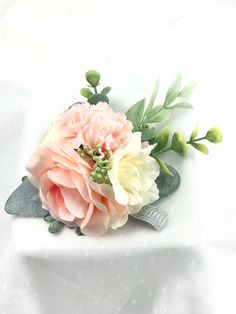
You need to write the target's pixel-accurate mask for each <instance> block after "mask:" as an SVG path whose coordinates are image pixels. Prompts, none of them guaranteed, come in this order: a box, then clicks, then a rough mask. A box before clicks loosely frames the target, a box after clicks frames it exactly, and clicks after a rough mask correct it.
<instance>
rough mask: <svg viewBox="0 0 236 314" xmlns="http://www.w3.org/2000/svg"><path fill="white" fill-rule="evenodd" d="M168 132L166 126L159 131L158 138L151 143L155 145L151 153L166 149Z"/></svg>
mask: <svg viewBox="0 0 236 314" xmlns="http://www.w3.org/2000/svg"><path fill="white" fill-rule="evenodd" d="M169 132H170V131H169V128H168V127H167V126H166V127H164V128H163V129H162V130H161V131H160V133H159V134H158V136H157V137H156V138H155V139H154V140H153V141H152V144H155V143H156V144H157V146H156V147H155V148H154V151H153V152H157V151H159V150H161V149H163V148H165V147H166V145H167V143H168V140H169Z"/></svg>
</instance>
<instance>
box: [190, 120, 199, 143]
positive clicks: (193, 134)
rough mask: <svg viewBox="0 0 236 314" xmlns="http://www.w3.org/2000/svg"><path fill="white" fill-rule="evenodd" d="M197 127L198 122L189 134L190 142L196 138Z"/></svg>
mask: <svg viewBox="0 0 236 314" xmlns="http://www.w3.org/2000/svg"><path fill="white" fill-rule="evenodd" d="M198 128H199V126H198V124H197V125H196V126H195V128H194V130H193V132H192V134H191V136H190V141H191V142H192V141H194V140H195V139H196V138H197V135H198Z"/></svg>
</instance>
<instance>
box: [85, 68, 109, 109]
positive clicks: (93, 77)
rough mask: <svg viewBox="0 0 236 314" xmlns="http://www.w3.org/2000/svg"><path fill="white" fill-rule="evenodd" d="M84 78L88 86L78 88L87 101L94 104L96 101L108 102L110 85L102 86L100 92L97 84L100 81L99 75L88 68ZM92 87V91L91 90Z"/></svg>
mask: <svg viewBox="0 0 236 314" xmlns="http://www.w3.org/2000/svg"><path fill="white" fill-rule="evenodd" d="M85 78H86V80H87V82H88V83H89V85H88V87H89V88H88V87H84V88H82V89H81V90H80V94H81V95H82V96H83V97H85V98H87V101H88V103H90V104H91V105H96V104H97V103H98V102H100V101H101V102H106V103H108V104H109V98H108V96H107V94H108V93H109V92H110V91H111V87H110V86H106V87H104V88H103V89H102V90H101V92H100V93H99V92H98V86H99V85H100V84H101V83H100V78H101V75H100V73H99V72H98V71H95V70H90V71H88V72H86V73H85ZM91 89H92V91H91Z"/></svg>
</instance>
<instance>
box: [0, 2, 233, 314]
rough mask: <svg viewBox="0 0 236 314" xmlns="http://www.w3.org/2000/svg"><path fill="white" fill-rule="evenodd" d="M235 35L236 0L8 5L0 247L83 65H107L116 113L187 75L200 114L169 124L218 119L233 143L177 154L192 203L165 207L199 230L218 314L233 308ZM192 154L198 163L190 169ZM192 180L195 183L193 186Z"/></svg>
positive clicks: (0, 116)
mask: <svg viewBox="0 0 236 314" xmlns="http://www.w3.org/2000/svg"><path fill="white" fill-rule="evenodd" d="M235 38H236V2H235V1H230V0H229V1H227V0H225V1H223V0H222V1H183V0H179V1H174V0H168V1H159V0H158V1H152V0H146V1H137V0H136V1H127V0H126V1H124V0H120V1H105V0H100V1H95V0H88V1H76V0H71V1H58V0H57V1H56V0H50V1H46V0H41V1H38V0H35V1H30V0H28V1H27V0H21V1H13V0H8V1H7V0H5V1H4V0H2V1H0V131H1V132H0V153H1V154H0V174H1V187H0V189H1V194H0V202H1V203H0V204H1V214H0V254H2V255H4V252H5V250H6V249H7V246H8V242H9V239H10V236H11V232H10V226H11V218H10V217H8V216H7V215H6V214H5V213H4V212H3V207H4V203H5V201H6V198H7V197H8V195H9V194H10V192H11V191H12V190H13V189H14V188H15V187H16V186H17V185H18V184H19V183H20V178H21V177H22V176H23V175H24V174H25V171H24V164H25V161H26V160H27V159H28V158H29V156H30V154H31V152H32V150H33V149H34V147H35V146H36V145H37V141H38V138H39V136H40V133H41V132H42V131H44V130H45V129H46V127H47V125H48V124H49V122H50V120H51V118H52V117H53V115H54V114H56V113H58V112H59V111H60V110H62V109H63V108H65V107H67V106H68V105H70V104H71V103H73V102H75V101H77V100H81V96H80V95H79V90H80V88H81V87H83V86H84V84H85V80H84V76H83V75H84V73H85V71H87V70H88V69H91V68H94V69H97V70H99V71H100V72H101V73H102V82H104V84H109V85H111V86H112V87H113V90H112V94H111V95H112V100H113V103H112V104H113V107H114V109H115V108H117V107H116V106H118V107H119V108H120V109H123V110H124V109H125V108H127V106H129V105H131V104H133V103H134V102H135V101H136V100H138V99H140V98H142V97H146V96H147V97H148V96H149V95H150V92H151V90H152V88H153V85H154V83H155V81H156V79H157V78H158V77H160V78H161V83H162V85H161V86H162V89H161V92H160V98H159V101H160V102H161V100H162V99H163V97H164V96H163V95H164V89H165V88H166V86H167V84H168V83H169V82H170V81H171V80H172V79H173V78H174V77H175V74H176V72H181V73H182V76H183V78H184V81H185V82H187V81H189V80H190V81H192V80H194V81H196V82H197V88H196V91H195V93H194V95H193V97H192V103H193V105H194V107H195V110H194V111H191V112H184V113H183V112H178V113H177V114H176V115H175V116H174V117H173V118H172V120H171V123H172V129H173V130H174V129H175V128H177V129H178V130H179V131H182V132H183V133H184V134H186V135H187V134H189V133H190V132H191V131H192V128H193V127H194V126H195V123H197V122H199V123H200V132H202V134H204V132H205V130H207V128H208V127H211V126H212V125H215V124H217V125H220V126H221V128H222V131H223V134H224V142H223V143H222V144H221V145H219V146H214V145H211V147H210V151H211V154H210V155H209V156H208V157H205V156H202V155H200V154H199V153H198V152H194V153H193V152H190V154H189V156H188V157H187V158H186V160H182V159H180V158H177V157H176V158H175V157H173V156H171V157H169V159H172V163H173V160H174V161H176V163H177V167H179V168H178V169H179V170H180V172H182V175H183V177H184V179H183V182H182V186H181V189H182V191H186V198H187V199H188V200H189V201H188V202H187V204H188V208H186V206H185V208H184V205H186V199H183V201H182V203H181V199H180V200H178V206H175V205H168V206H169V216H170V223H169V228H171V225H173V227H172V228H174V229H175V228H176V224H178V226H179V225H180V221H179V220H180V219H181V220H182V221H181V226H182V227H181V228H179V231H180V238H181V239H182V240H184V239H185V238H186V241H188V240H189V239H187V237H188V234H189V237H192V236H193V237H196V236H197V230H198V228H199V230H201V232H199V234H200V237H201V239H203V241H204V243H205V244H206V245H208V246H209V259H210V260H211V269H213V270H214V276H212V278H211V287H212V289H211V291H209V295H211V303H210V307H211V309H212V313H235V311H236V307H235V304H234V295H235V292H234V291H235V281H236V270H235V269H236V267H235V266H236V256H235V251H236V228H235V226H236V201H235V177H236V172H235V153H236V150H235V133H236V127H235V112H236V111H235V106H236V100H235V90H236V79H235V77H236V62H235V58H236V57H235V56H236V44H235ZM173 158H174V159H173ZM184 162H186V163H187V164H188V165H192V166H193V170H192V171H191V168H188V169H190V170H188V171H185V168H184V166H183V163H184ZM191 182H193V184H194V187H196V189H195V188H193V189H189V186H188V185H189V184H190V183H191ZM194 182H195V183H194ZM196 182H197V183H196ZM190 191H191V192H190ZM181 195H182V198H184V197H185V194H184V192H182V194H181ZM168 204H171V200H170V202H169V203H168ZM168 206H167V207H168ZM172 207H173V208H175V207H178V211H179V212H178V211H177V208H175V210H173V208H172ZM180 217H181V218H180ZM185 219H186V220H185ZM193 226H195V227H193ZM196 226H197V227H196ZM192 227H193V228H195V231H194V232H192V231H191V229H192ZM182 229H184V230H182ZM176 230H178V228H177V229H176ZM0 256H1V255H0ZM209 302H210V301H209ZM6 313H7V312H6ZM7 314H8V313H7ZM161 314H162V313H161ZM190 314H192V313H190ZM193 314H195V313H193ZM197 314H201V313H197Z"/></svg>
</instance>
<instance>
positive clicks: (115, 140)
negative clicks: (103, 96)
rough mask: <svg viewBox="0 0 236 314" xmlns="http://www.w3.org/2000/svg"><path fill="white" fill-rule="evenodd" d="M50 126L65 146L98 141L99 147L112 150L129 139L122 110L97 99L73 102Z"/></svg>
mask: <svg viewBox="0 0 236 314" xmlns="http://www.w3.org/2000/svg"><path fill="white" fill-rule="evenodd" d="M54 128H55V130H56V133H57V136H58V139H59V141H60V143H62V144H66V146H67V147H68V146H70V147H73V148H78V147H79V146H80V145H81V144H86V145H92V146H94V145H98V144H99V145H100V147H101V149H102V150H103V151H104V150H107V151H111V152H112V151H114V150H116V149H117V148H118V147H121V146H124V145H125V144H127V143H128V142H129V141H130V136H131V134H132V128H133V126H132V123H131V122H130V121H128V120H127V119H126V117H125V115H124V114H122V113H117V112H114V111H113V110H112V108H110V107H109V106H108V104H106V103H102V102H100V103H98V104H97V105H96V106H93V105H89V104H81V105H80V104H78V105H74V106H73V107H72V108H71V109H69V110H67V111H65V112H64V113H63V114H62V115H61V116H60V117H59V118H58V120H57V121H56V122H55V124H54Z"/></svg>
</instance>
